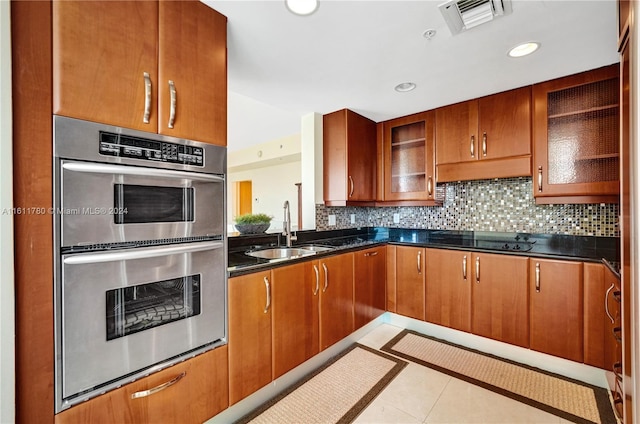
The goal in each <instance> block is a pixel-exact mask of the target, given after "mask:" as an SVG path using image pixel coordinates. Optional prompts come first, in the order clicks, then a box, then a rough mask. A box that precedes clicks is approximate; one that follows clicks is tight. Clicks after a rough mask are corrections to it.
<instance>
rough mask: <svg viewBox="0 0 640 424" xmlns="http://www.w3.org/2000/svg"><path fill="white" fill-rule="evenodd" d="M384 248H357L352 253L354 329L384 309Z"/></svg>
mask: <svg viewBox="0 0 640 424" xmlns="http://www.w3.org/2000/svg"><path fill="white" fill-rule="evenodd" d="M385 252H386V249H385V247H384V246H379V247H374V248H372V249H366V250H359V251H357V252H355V253H354V254H353V255H354V273H353V296H354V330H357V329H358V328H360V327H362V326H364V325H365V324H367V323H368V322H370V321H372V320H374V319H375V318H376V317H378V316H379V315H382V314H383V313H384V312H385V310H386V306H385V298H386V296H385V276H386V274H385V272H386V257H385Z"/></svg>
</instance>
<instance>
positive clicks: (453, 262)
mask: <svg viewBox="0 0 640 424" xmlns="http://www.w3.org/2000/svg"><path fill="white" fill-rule="evenodd" d="M425 256H426V270H427V278H426V298H427V301H426V308H427V310H426V321H428V322H432V323H434V324H439V325H444V326H445V327H449V328H454V329H456V330H461V331H466V332H470V331H471V284H472V283H471V281H472V275H471V272H470V266H471V253H470V252H464V251H457V250H444V249H426V255H425Z"/></svg>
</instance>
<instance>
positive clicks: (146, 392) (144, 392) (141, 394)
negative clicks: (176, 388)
mask: <svg viewBox="0 0 640 424" xmlns="http://www.w3.org/2000/svg"><path fill="white" fill-rule="evenodd" d="M185 375H187V373H186V372H182V374H178V375H177V376H176V377H174V378H172V379H171V380H169V381H167V382H166V383H162V384H160V385H159V386H156V387H153V388H151V389H149V390H142V391H139V392H135V393H134V394H132V395H131V399H138V398H143V397H147V396H151V395H152V394H154V393H158V392H159V391H161V390H164V389H166V388H167V387H170V386H173V385H174V384H176V383H177V382H178V381H180V380H182V377H184V376H185Z"/></svg>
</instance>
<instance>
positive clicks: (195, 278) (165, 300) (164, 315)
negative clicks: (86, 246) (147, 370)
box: [106, 274, 201, 340]
mask: <svg viewBox="0 0 640 424" xmlns="http://www.w3.org/2000/svg"><path fill="white" fill-rule="evenodd" d="M200 277H201V276H200V275H199V274H198V275H190V276H187V277H180V278H173V279H170V280H163V281H157V282H154V283H147V284H141V285H138V286H132V287H122V288H118V289H114V290H109V291H107V298H106V301H107V316H106V318H107V340H113V339H117V338H119V337H124V336H127V335H129V334H133V333H137V332H139V331H144V330H148V329H151V328H154V327H158V326H160V325H164V324H168V323H170V322H174V321H178V320H181V319H185V318H189V317H192V316H195V315H199V314H200Z"/></svg>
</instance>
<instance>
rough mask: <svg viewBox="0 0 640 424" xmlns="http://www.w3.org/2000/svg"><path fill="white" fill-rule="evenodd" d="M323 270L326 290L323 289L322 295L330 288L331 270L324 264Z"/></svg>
mask: <svg viewBox="0 0 640 424" xmlns="http://www.w3.org/2000/svg"><path fill="white" fill-rule="evenodd" d="M322 268H323V269H324V288H323V289H322V293H324V292H326V291H327V288H328V287H329V270H328V269H327V265H325V264H322Z"/></svg>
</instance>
